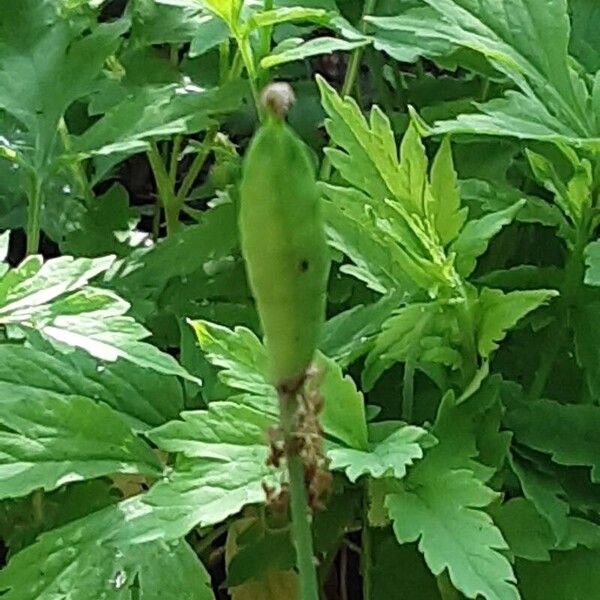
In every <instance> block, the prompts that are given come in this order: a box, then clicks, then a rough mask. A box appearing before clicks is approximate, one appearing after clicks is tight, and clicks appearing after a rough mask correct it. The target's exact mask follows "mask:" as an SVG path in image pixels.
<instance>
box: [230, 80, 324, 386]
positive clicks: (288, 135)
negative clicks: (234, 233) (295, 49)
mask: <svg viewBox="0 0 600 600" xmlns="http://www.w3.org/2000/svg"><path fill="white" fill-rule="evenodd" d="M277 86H278V88H279V89H280V90H282V91H285V92H286V93H287V95H283V96H282V103H283V104H285V106H286V107H287V106H289V97H290V96H289V94H290V93H291V90H290V89H289V88H288V89H287V90H283V88H282V84H277ZM269 89H270V91H269V92H266V93H265V94H264V95H263V99H264V101H265V106H266V108H267V109H268V110H267V112H268V114H267V115H266V120H265V122H264V124H263V125H262V126H261V127H260V129H259V130H258V131H257V133H256V135H255V136H254V139H253V140H252V142H251V144H250V147H249V149H248V151H247V153H246V156H245V158H244V165H243V174H242V182H241V187H240V197H241V208H240V221H239V224H240V234H241V244H242V252H243V255H244V258H245V261H246V269H247V272H248V277H249V280H250V286H251V288H252V292H253V294H254V298H255V300H256V304H257V308H258V312H259V316H260V320H261V323H262V327H263V331H264V333H265V338H266V339H265V343H266V347H267V352H268V355H269V363H270V376H271V380H272V382H273V384H274V385H275V386H278V387H279V386H287V387H291V388H292V389H293V388H294V386H295V385H298V384H299V383H300V382H301V381H302V379H303V377H304V375H305V373H306V370H307V368H308V367H309V365H310V363H311V361H312V359H313V356H314V353H315V349H316V346H317V342H318V336H319V332H320V328H321V325H322V322H323V320H324V314H325V302H326V286H327V277H328V272H329V252H328V249H327V243H326V238H325V227H324V223H323V217H322V214H321V210H320V205H319V191H318V189H317V184H316V179H315V168H314V165H313V162H312V160H311V157H310V154H309V151H308V149H307V148H306V146H305V145H304V143H303V142H302V141H301V140H300V139H299V138H298V136H297V135H296V134H295V133H294V132H293V131H292V129H291V128H290V127H288V125H287V124H286V123H285V122H284V120H283V116H282V114H281V113H282V112H284V111H281V107H282V103H278V102H277V90H276V89H275V90H274V89H273V87H271V88H268V90H269Z"/></svg>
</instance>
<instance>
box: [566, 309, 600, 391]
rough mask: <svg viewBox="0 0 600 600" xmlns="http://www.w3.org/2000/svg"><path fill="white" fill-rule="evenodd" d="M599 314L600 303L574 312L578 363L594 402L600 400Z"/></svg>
mask: <svg viewBox="0 0 600 600" xmlns="http://www.w3.org/2000/svg"><path fill="white" fill-rule="evenodd" d="M599 314H600V302H592V303H590V304H584V305H581V306H577V307H574V309H573V311H572V320H573V330H574V333H575V349H576V357H577V363H578V364H579V366H580V367H581V368H582V369H583V372H584V375H585V381H586V384H587V389H588V392H589V395H590V396H591V398H593V399H594V400H596V399H597V398H600V369H598V364H600V345H599V344H598V339H599V338H598V336H599V335H600V322H599V321H598V315H599Z"/></svg>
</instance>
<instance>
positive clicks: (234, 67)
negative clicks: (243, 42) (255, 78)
mask: <svg viewBox="0 0 600 600" xmlns="http://www.w3.org/2000/svg"><path fill="white" fill-rule="evenodd" d="M243 70H244V60H243V58H242V53H241V51H240V49H239V46H238V49H237V50H236V52H235V54H234V55H233V62H232V63H231V69H230V70H229V76H228V78H227V79H228V81H235V80H236V79H238V78H239V77H240V75H241V74H242V71H243Z"/></svg>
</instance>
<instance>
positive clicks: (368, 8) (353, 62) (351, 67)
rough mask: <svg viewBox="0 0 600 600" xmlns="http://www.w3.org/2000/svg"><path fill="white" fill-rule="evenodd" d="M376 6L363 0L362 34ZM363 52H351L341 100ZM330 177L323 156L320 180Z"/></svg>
mask: <svg viewBox="0 0 600 600" xmlns="http://www.w3.org/2000/svg"><path fill="white" fill-rule="evenodd" d="M376 5H377V0H365V5H364V9H363V13H362V18H361V22H360V25H359V29H360V31H361V32H362V33H366V31H367V23H366V21H365V20H364V17H366V16H367V15H369V14H371V13H372V12H373V11H374V10H375V6H376ZM364 51H365V48H364V46H359V47H358V48H355V49H354V50H353V51H352V54H351V55H350V62H349V63H348V69H347V70H346V76H345V77H344V83H343V85H342V92H341V96H342V98H344V97H345V96H349V95H350V93H351V92H352V89H353V88H354V85H355V83H356V78H357V76H358V69H359V67H360V63H361V61H362V57H363V54H364ZM330 177H331V161H330V160H329V157H328V156H327V155H325V158H324V159H323V164H322V165H321V175H320V179H321V180H322V181H329V178H330Z"/></svg>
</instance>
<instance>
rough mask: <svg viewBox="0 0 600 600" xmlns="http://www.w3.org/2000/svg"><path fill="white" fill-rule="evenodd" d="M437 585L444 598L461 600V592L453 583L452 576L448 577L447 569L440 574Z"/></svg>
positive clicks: (445, 599) (444, 599) (443, 599)
mask: <svg viewBox="0 0 600 600" xmlns="http://www.w3.org/2000/svg"><path fill="white" fill-rule="evenodd" d="M436 579H437V586H438V590H439V592H440V596H441V597H442V600H460V594H459V593H458V591H457V590H456V589H455V588H454V586H453V585H452V582H451V581H450V577H448V573H447V571H444V572H443V573H441V574H440V575H438V577H437V578H436Z"/></svg>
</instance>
